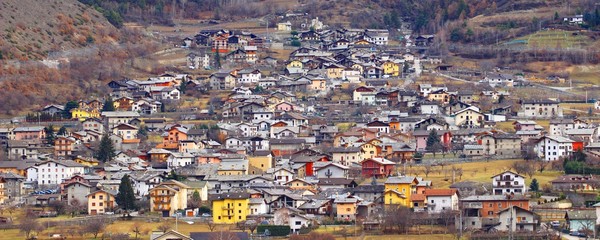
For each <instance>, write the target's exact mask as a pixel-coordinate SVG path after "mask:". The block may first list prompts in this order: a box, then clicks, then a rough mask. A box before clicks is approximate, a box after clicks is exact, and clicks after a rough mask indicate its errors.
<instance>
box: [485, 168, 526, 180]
mask: <svg viewBox="0 0 600 240" xmlns="http://www.w3.org/2000/svg"><path fill="white" fill-rule="evenodd" d="M505 173H510V174H513V175H516V176H519V177H522V178H525V176H523V175H521V174H518V173H515V172H513V171H510V170H506V171H504V172H502V173H499V174H496V175H494V176H492V177H491V178H494V177H497V176H500V175H504V174H505Z"/></svg>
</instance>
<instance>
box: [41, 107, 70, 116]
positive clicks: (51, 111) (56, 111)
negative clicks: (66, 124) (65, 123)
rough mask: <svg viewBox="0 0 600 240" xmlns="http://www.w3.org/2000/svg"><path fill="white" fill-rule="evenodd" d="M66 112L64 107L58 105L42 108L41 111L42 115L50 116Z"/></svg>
mask: <svg viewBox="0 0 600 240" xmlns="http://www.w3.org/2000/svg"><path fill="white" fill-rule="evenodd" d="M64 111H65V107H64V106H61V105H56V104H51V105H47V106H45V107H44V108H42V110H40V112H41V113H45V114H48V115H50V116H54V115H60V114H62V113H63V112H64Z"/></svg>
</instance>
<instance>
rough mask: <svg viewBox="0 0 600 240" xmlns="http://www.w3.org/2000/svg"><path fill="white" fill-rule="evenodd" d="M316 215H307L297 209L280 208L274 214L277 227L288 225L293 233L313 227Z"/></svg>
mask: <svg viewBox="0 0 600 240" xmlns="http://www.w3.org/2000/svg"><path fill="white" fill-rule="evenodd" d="M314 220H315V219H314V215H307V214H304V213H302V211H300V210H298V209H295V208H288V207H286V208H280V209H277V211H275V212H274V213H273V222H274V223H275V225H288V226H289V227H290V230H291V232H292V233H298V232H299V231H300V229H302V228H307V227H309V226H312V225H313V221H314Z"/></svg>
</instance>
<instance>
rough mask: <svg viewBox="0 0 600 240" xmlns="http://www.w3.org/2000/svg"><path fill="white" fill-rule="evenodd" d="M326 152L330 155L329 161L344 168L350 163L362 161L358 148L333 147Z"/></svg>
mask: <svg viewBox="0 0 600 240" xmlns="http://www.w3.org/2000/svg"><path fill="white" fill-rule="evenodd" d="M328 152H329V153H330V154H331V155H332V156H331V160H332V161H333V162H335V163H340V164H342V165H344V166H348V165H350V164H351V163H360V162H361V161H362V160H363V158H362V152H361V149H360V148H359V147H333V148H330V149H329V151H328Z"/></svg>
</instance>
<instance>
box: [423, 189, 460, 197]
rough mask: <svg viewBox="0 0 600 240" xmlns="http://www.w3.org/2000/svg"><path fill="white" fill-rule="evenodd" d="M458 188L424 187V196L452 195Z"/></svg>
mask: <svg viewBox="0 0 600 240" xmlns="http://www.w3.org/2000/svg"><path fill="white" fill-rule="evenodd" d="M457 193H458V190H456V189H425V192H424V193H423V194H425V196H427V197H429V196H452V195H454V194H457Z"/></svg>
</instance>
